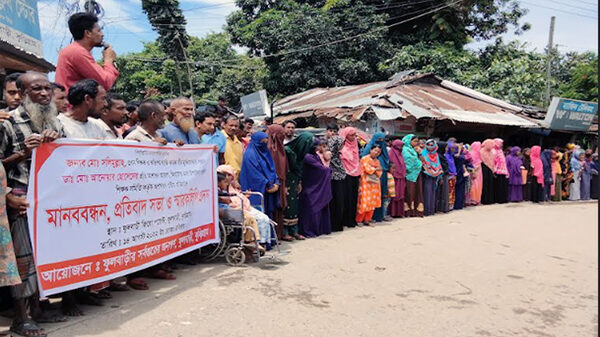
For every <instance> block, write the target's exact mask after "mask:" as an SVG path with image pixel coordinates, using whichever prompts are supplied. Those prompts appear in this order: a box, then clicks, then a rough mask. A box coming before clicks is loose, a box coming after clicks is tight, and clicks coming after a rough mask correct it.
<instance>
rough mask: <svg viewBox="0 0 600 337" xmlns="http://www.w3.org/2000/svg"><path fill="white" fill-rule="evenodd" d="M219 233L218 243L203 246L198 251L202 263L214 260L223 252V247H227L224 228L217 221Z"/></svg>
mask: <svg viewBox="0 0 600 337" xmlns="http://www.w3.org/2000/svg"><path fill="white" fill-rule="evenodd" d="M219 233H220V241H219V243H213V244H211V245H207V246H204V247H202V248H201V249H200V258H201V259H202V261H204V262H208V261H212V260H214V259H215V258H217V257H219V256H220V255H221V253H222V252H223V250H225V247H226V246H227V241H226V239H227V235H226V232H225V226H224V225H223V223H222V222H221V221H219Z"/></svg>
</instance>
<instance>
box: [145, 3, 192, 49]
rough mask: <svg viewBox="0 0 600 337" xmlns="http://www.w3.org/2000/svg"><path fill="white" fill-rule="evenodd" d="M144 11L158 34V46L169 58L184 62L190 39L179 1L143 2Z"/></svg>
mask: <svg viewBox="0 0 600 337" xmlns="http://www.w3.org/2000/svg"><path fill="white" fill-rule="evenodd" d="M142 10H143V11H144V13H146V15H147V16H148V20H149V21H150V24H151V25H152V27H153V28H154V30H155V31H157V32H158V40H157V42H158V45H159V46H160V47H161V49H162V50H163V52H164V53H165V54H167V55H169V57H171V58H173V59H175V60H178V61H184V60H185V59H186V57H185V49H186V48H187V47H188V44H189V37H188V35H187V33H186V31H185V25H186V21H185V17H184V16H183V13H182V12H181V9H179V1H178V0H142Z"/></svg>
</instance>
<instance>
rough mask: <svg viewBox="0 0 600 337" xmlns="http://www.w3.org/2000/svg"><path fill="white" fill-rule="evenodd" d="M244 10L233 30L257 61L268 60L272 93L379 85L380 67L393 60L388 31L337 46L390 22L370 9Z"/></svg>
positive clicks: (290, 6)
mask: <svg viewBox="0 0 600 337" xmlns="http://www.w3.org/2000/svg"><path fill="white" fill-rule="evenodd" d="M238 5H241V6H242V8H243V9H242V10H239V11H237V12H234V13H232V14H231V15H230V17H229V18H228V23H229V25H228V27H227V30H228V31H229V32H230V33H231V34H232V36H233V42H235V43H238V44H240V45H242V46H245V47H248V48H249V49H250V53H251V54H252V55H254V56H266V58H265V62H266V64H267V66H268V67H269V70H270V73H269V77H268V79H267V81H266V83H265V86H266V89H267V90H268V91H269V92H277V93H282V94H291V93H295V92H298V91H299V90H303V89H308V88H312V87H315V86H338V85H346V84H353V83H364V82H369V81H373V80H376V79H377V78H378V75H380V74H379V72H378V69H377V64H378V63H379V62H380V60H381V59H384V58H385V57H386V56H388V55H389V53H388V49H389V45H388V44H387V42H386V41H385V39H384V36H385V31H384V30H381V31H378V32H375V33H369V34H365V35H364V36H361V37H360V38H357V39H353V40H349V41H348V42H342V43H334V41H338V40H343V39H346V38H349V37H351V36H354V35H357V34H364V33H368V32H370V30H371V29H372V27H381V26H383V24H384V22H385V17H386V16H385V15H384V14H376V13H375V11H374V10H373V9H372V8H370V7H368V6H365V5H360V4H357V5H355V6H352V7H350V8H346V9H341V10H334V9H327V8H321V7H315V6H312V5H311V4H308V3H305V4H302V3H299V2H295V1H290V0H284V1H277V2H275V4H274V5H273V6H269V7H265V8H264V11H262V12H261V13H260V14H258V15H256V14H255V13H254V9H253V8H254V7H253V6H250V1H247V2H238ZM259 7H260V4H259ZM244 8H246V9H244ZM350 23H351V24H350ZM349 26H351V27H350V28H351V29H348V28H349ZM317 45H324V46H322V47H319V48H315V46H317Z"/></svg>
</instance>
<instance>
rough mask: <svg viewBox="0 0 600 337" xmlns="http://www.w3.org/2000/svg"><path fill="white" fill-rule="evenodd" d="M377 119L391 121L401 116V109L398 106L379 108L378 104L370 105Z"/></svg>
mask: <svg viewBox="0 0 600 337" xmlns="http://www.w3.org/2000/svg"><path fill="white" fill-rule="evenodd" d="M371 108H372V109H373V112H375V115H376V116H377V118H379V120H382V121H391V120H394V119H398V118H401V117H402V110H400V109H398V108H392V109H390V108H380V107H378V106H373V107H371Z"/></svg>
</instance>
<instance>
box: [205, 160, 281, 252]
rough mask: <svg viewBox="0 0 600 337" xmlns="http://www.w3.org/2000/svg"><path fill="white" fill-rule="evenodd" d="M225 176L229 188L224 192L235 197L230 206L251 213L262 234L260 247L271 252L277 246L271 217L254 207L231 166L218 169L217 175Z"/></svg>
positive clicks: (222, 166)
mask: <svg viewBox="0 0 600 337" xmlns="http://www.w3.org/2000/svg"><path fill="white" fill-rule="evenodd" d="M219 173H221V174H225V175H226V177H227V183H228V185H227V188H226V189H225V190H224V191H226V192H227V193H229V195H235V197H232V198H230V199H231V203H230V204H229V206H230V207H231V208H233V209H242V208H243V209H244V211H246V212H247V213H249V214H250V215H251V216H252V217H253V218H254V219H255V220H256V222H257V224H258V232H259V233H260V239H259V242H260V245H261V246H262V247H264V248H266V249H267V250H271V248H272V245H275V239H274V238H275V233H274V232H273V228H272V227H271V224H270V221H269V217H268V216H267V215H266V214H265V213H263V212H261V211H260V210H258V209H256V208H254V207H252V205H251V204H250V200H249V199H248V197H247V196H246V195H244V193H243V192H242V190H241V187H240V184H239V183H238V182H237V181H236V180H235V174H234V169H233V167H232V166H230V165H221V166H219V167H217V174H219Z"/></svg>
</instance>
